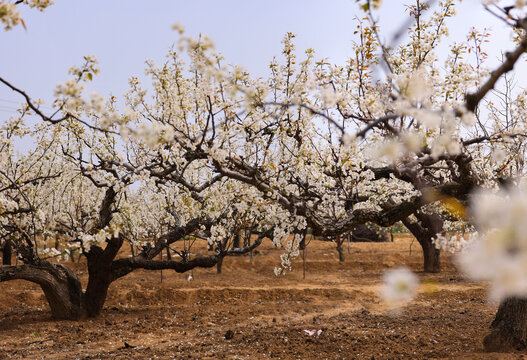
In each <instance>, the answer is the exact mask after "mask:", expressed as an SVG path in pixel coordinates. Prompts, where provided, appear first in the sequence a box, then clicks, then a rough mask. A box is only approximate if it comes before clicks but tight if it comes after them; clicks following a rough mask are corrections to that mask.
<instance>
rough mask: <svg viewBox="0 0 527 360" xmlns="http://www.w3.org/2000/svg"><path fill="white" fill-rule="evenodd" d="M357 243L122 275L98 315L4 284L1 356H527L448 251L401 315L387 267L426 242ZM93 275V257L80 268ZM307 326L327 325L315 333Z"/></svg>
mask: <svg viewBox="0 0 527 360" xmlns="http://www.w3.org/2000/svg"><path fill="white" fill-rule="evenodd" d="M410 244H411V241H410V239H408V238H403V237H401V238H397V239H396V241H395V242H394V243H379V244H374V243H354V244H351V248H350V249H349V250H350V252H349V254H348V253H347V254H346V261H345V262H344V263H339V262H338V260H337V253H336V251H335V249H334V244H333V243H327V242H313V243H311V244H310V245H309V247H308V253H307V262H306V265H307V273H306V279H305V280H304V279H303V278H302V263H301V261H297V262H296V263H295V265H294V269H293V272H291V273H288V274H287V276H285V277H279V278H277V277H275V276H274V274H273V267H274V266H276V265H277V263H278V261H279V260H278V256H279V254H280V252H281V251H280V250H278V249H275V248H273V247H272V245H271V244H270V242H269V243H264V244H263V245H262V246H261V247H260V249H259V252H258V254H255V256H254V257H253V261H252V263H251V262H250V258H249V256H243V257H236V258H227V259H225V261H224V266H223V273H222V274H221V275H217V274H216V269H198V270H194V271H193V272H192V275H193V279H192V281H190V282H189V281H187V277H188V274H183V275H182V274H177V273H174V272H168V271H164V272H163V282H161V274H160V272H146V271H144V272H143V271H138V272H134V273H132V274H131V275H128V276H127V277H125V278H123V279H121V280H119V281H117V282H116V283H114V284H113V285H112V287H111V289H110V294H109V297H108V301H107V303H106V307H105V309H104V311H103V313H102V315H101V316H100V317H99V318H97V319H89V320H83V321H78V322H74V321H53V320H51V319H50V312H49V309H48V307H47V304H46V302H45V299H44V295H43V294H42V292H41V291H40V289H39V288H38V287H36V286H33V285H32V284H30V283H27V282H23V281H15V282H8V283H0V359H149V358H152V359H408V358H414V359H452V358H456V359H521V358H527V356H524V355H522V354H486V353H483V352H482V351H483V350H482V345H481V340H482V338H483V336H484V335H485V334H486V333H487V329H488V326H489V324H490V322H491V321H492V318H493V316H494V313H495V311H496V306H495V305H492V304H488V303H487V301H486V299H485V292H486V290H485V286H484V284H478V283H472V282H468V281H465V280H463V279H462V278H461V276H460V275H459V274H458V273H457V272H456V270H455V267H454V266H453V265H452V263H451V261H450V260H449V259H448V257H447V256H443V268H444V271H443V272H442V273H440V274H423V273H418V274H419V277H420V278H421V281H422V282H423V285H421V287H420V293H419V296H418V298H417V299H416V300H415V301H414V302H413V303H412V304H411V305H410V306H408V307H407V308H405V309H404V310H402V311H401V312H400V313H398V314H394V313H393V312H390V311H388V310H387V309H386V307H385V306H384V304H383V303H382V302H381V300H380V299H379V297H378V295H377V292H378V288H379V284H380V281H381V276H382V273H383V272H384V271H386V270H387V269H389V268H393V267H396V266H398V265H400V264H407V265H408V266H410V268H412V269H413V270H415V271H419V270H420V269H421V254H420V250H419V246H418V244H417V243H415V242H414V243H413V245H412V254H411V255H410V253H409V248H410ZM71 266H72V267H74V268H75V269H76V270H77V273H79V274H80V276H81V278H82V279H83V283H85V282H86V270H85V269H84V268H83V266H81V264H73V265H71ZM304 330H322V332H321V333H320V335H318V336H317V335H313V336H309V335H308V334H307V333H306V332H305V331H304Z"/></svg>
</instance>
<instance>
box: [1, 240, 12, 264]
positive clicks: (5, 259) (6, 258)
mask: <svg viewBox="0 0 527 360" xmlns="http://www.w3.org/2000/svg"><path fill="white" fill-rule="evenodd" d="M12 256H13V245H12V243H11V239H6V240H5V242H4V247H3V249H2V264H3V265H11V258H12Z"/></svg>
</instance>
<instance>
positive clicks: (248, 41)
mask: <svg viewBox="0 0 527 360" xmlns="http://www.w3.org/2000/svg"><path fill="white" fill-rule="evenodd" d="M404 3H406V2H405V1H399V0H384V5H383V8H382V10H381V12H380V13H379V17H380V20H381V26H382V27H383V28H384V32H383V34H385V35H386V36H389V35H390V34H391V33H392V32H393V30H394V29H396V28H398V27H399V26H400V24H402V23H403V22H404V20H405V19H406V16H405V12H404V6H403V4H404ZM458 13H459V17H457V18H456V19H454V20H453V21H451V22H450V23H451V24H452V25H451V36H450V37H451V39H452V40H456V41H463V40H464V39H465V34H466V33H467V31H468V30H469V29H470V27H471V26H476V27H478V28H480V29H481V28H483V27H490V28H491V29H492V33H493V35H494V36H495V40H494V41H493V43H492V46H491V50H490V51H489V56H490V58H492V59H495V58H497V57H499V54H500V51H501V50H502V49H503V46H506V48H505V49H503V50H506V49H507V48H509V49H510V48H511V46H512V44H511V42H510V41H508V39H509V31H508V30H507V28H506V27H505V26H504V25H503V24H501V23H500V22H498V21H497V20H496V19H494V18H493V17H492V16H490V15H489V14H487V13H486V12H485V11H484V10H483V7H482V6H481V5H480V3H479V1H478V0H465V1H464V2H463V3H462V5H460V6H459V7H458ZM22 15H23V18H24V21H25V23H26V25H27V31H25V30H24V29H23V28H22V27H20V26H19V27H17V28H15V29H14V30H11V31H7V32H6V31H0V44H1V48H0V76H2V77H4V78H6V79H7V80H8V81H11V82H12V83H13V84H15V85H16V86H19V87H21V88H22V89H24V90H26V91H27V92H28V93H29V94H30V95H31V96H32V97H35V98H39V97H40V98H42V99H45V100H49V99H50V98H51V96H52V94H53V89H54V88H55V86H56V85H57V83H59V82H62V81H64V80H66V79H67V78H68V74H67V70H68V69H69V67H70V66H72V65H77V64H81V63H82V57H83V56H84V55H93V54H95V55H96V56H97V58H98V60H99V64H100V68H101V73H100V75H99V76H97V77H96V78H95V80H94V81H93V83H92V84H90V88H89V90H90V91H97V92H99V93H101V94H103V95H107V94H109V93H112V94H113V95H115V96H117V97H119V96H121V95H122V94H123V93H125V92H126V90H127V80H128V78H129V77H130V76H132V75H140V76H141V75H142V74H143V70H144V67H145V66H144V61H145V59H148V58H151V59H154V60H155V61H156V62H161V61H163V59H164V55H165V54H166V52H167V50H168V48H169V47H170V46H171V45H172V44H173V43H175V42H176V41H177V33H176V32H174V31H172V30H171V26H172V24H174V23H176V22H178V23H180V24H182V25H183V26H184V27H185V29H186V32H187V34H189V35H194V36H195V35H198V34H199V33H204V34H208V35H209V36H211V37H212V39H213V40H214V42H215V44H216V48H217V49H218V50H220V51H221V52H222V53H223V55H224V56H225V58H226V61H227V63H230V64H240V65H242V66H243V67H244V68H246V69H248V70H249V72H251V73H252V74H255V75H258V76H265V75H266V74H267V69H268V63H269V61H270V60H271V59H272V57H273V56H279V55H280V49H281V43H280V41H281V39H282V38H283V36H284V34H285V33H286V32H288V31H291V32H293V33H296V34H297V39H296V44H297V48H298V50H299V57H300V56H301V52H302V51H303V50H304V49H306V48H308V47H312V48H314V49H315V51H316V55H317V58H329V59H330V60H331V61H333V62H336V63H343V62H344V61H345V59H346V58H347V57H348V56H350V55H351V44H352V41H353V39H354V35H353V31H354V29H355V26H356V22H355V21H354V18H355V17H356V16H360V13H359V12H358V11H357V8H356V4H355V1H354V0H327V1H321V0H265V1H256V0H250V1H249V0H224V1H218V0H194V1H188V0H172V1H168V0H164V1H161V0H160V1H145V0H141V1H138V0H127V1H124V0H121V1H117V0H113V1H108V0H106V1H102V0H90V1H86V0H55V5H54V6H52V7H50V8H48V9H47V10H46V12H45V13H43V14H42V13H40V12H38V11H35V10H29V9H28V10H25V9H24V10H23V11H22ZM20 101H21V98H20V97H18V96H16V95H15V94H14V93H12V92H10V91H9V90H7V89H6V88H5V87H0V119H2V118H4V117H5V116H8V115H9V114H10V113H12V112H13V109H14V107H15V106H16V103H15V102H20Z"/></svg>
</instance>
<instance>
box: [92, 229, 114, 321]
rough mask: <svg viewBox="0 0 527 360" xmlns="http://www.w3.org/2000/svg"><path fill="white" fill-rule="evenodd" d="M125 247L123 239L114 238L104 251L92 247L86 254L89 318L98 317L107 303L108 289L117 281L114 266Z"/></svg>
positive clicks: (109, 241)
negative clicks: (122, 247) (120, 251)
mask: <svg viewBox="0 0 527 360" xmlns="http://www.w3.org/2000/svg"><path fill="white" fill-rule="evenodd" d="M122 245H123V237H122V235H119V236H118V237H112V238H111V239H110V240H108V244H107V245H106V248H105V249H104V250H103V249H101V248H100V247H99V246H92V247H91V249H90V251H89V252H88V253H87V254H86V258H87V259H88V274H89V278H88V286H86V293H85V306H86V312H87V315H88V316H89V317H95V316H98V315H99V314H100V313H101V310H102V308H103V306H104V303H105V301H106V296H107V295H108V288H109V287H110V284H111V283H112V281H114V280H115V278H114V276H113V271H112V264H113V261H114V259H115V257H116V256H117V253H118V252H119V249H120V248H121V246H122Z"/></svg>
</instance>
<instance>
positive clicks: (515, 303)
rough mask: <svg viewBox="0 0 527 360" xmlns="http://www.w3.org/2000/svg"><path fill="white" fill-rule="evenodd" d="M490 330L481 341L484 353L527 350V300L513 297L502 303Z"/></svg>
mask: <svg viewBox="0 0 527 360" xmlns="http://www.w3.org/2000/svg"><path fill="white" fill-rule="evenodd" d="M490 328H491V333H490V334H488V335H487V336H485V338H484V339H483V346H484V347H485V351H489V352H506V351H511V350H524V349H525V348H527V299H523V298H516V297H514V298H508V299H505V300H504V301H502V302H501V304H500V307H499V308H498V312H497V314H496V317H495V318H494V321H493V322H492V324H491V325H490Z"/></svg>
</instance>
